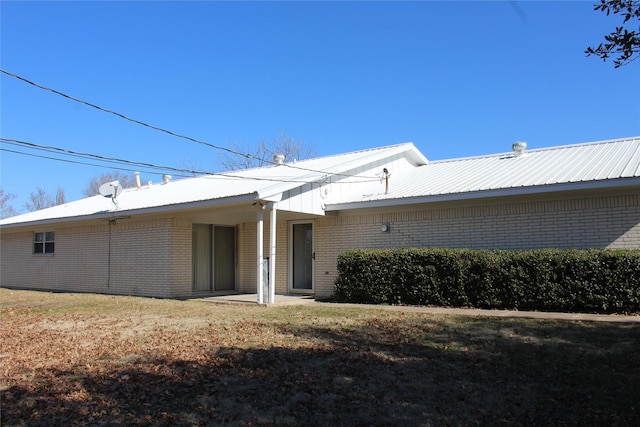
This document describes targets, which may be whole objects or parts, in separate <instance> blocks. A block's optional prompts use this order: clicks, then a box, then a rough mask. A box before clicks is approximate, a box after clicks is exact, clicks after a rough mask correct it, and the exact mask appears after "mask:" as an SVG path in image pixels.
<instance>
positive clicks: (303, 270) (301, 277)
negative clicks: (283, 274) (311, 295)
mask: <svg viewBox="0 0 640 427" xmlns="http://www.w3.org/2000/svg"><path fill="white" fill-rule="evenodd" d="M290 227H291V228H290V233H289V236H291V239H290V244H289V257H290V263H289V265H290V268H289V277H290V287H291V290H292V291H300V292H313V279H314V273H313V272H314V260H315V252H314V248H313V223H312V222H292V223H291V225H290Z"/></svg>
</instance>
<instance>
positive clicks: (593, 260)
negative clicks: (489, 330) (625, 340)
mask: <svg viewBox="0 0 640 427" xmlns="http://www.w3.org/2000/svg"><path fill="white" fill-rule="evenodd" d="M338 272H339V278H338V279H337V281H336V283H335V297H336V299H337V300H338V301H341V302H354V303H368V304H410V305H436V306H447V307H476V308H494V309H519V310H540V311H567V312H592V313H640V251H639V250H553V249H549V250H546V249H545V250H532V251H499V250H491V251H488V250H466V249H385V250H350V251H348V252H345V253H343V254H341V255H340V256H339V257H338Z"/></svg>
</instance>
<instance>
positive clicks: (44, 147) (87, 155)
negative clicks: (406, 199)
mask: <svg viewBox="0 0 640 427" xmlns="http://www.w3.org/2000/svg"><path fill="white" fill-rule="evenodd" d="M0 141H1V142H3V143H5V144H9V145H13V146H17V147H21V148H27V149H32V150H39V151H45V152H49V153H55V154H58V155H63V156H69V157H78V158H82V159H90V160H94V161H99V162H105V163H113V164H121V165H127V166H136V167H141V168H144V169H145V172H146V173H152V174H158V175H159V174H160V173H158V172H157V171H156V172H149V171H148V169H156V170H160V171H164V172H166V171H171V172H178V173H179V174H183V175H180V176H193V175H205V176H209V177H223V178H231V179H238V180H242V179H249V180H255V181H270V182H290V183H307V182H308V180H300V179H285V178H267V177H256V176H250V175H238V174H232V173H222V172H208V171H198V170H192V169H182V168H175V167H172V166H163V165H155V164H153V163H145V162H137V161H132V160H126V159H120V158H117V157H106V156H101V155H98V154H92V153H84V152H80V151H74V150H68V149H65V148H59V147H53V146H47V145H40V144H35V143H33V142H27V141H20V140H17V139H11V138H4V137H0ZM2 151H6V152H9V153H14V154H21V155H25V156H31V157H38V158H43V159H48V160H58V161H62V162H67V163H75V164H81V165H88V166H97V167H105V166H104V165H96V164H94V163H86V162H78V161H73V160H69V159H61V158H59V157H51V156H42V155H37V154H33V153H25V152H21V151H15V150H8V149H5V148H2ZM114 169H119V170H124V171H131V172H133V171H136V170H137V169H129V168H119V167H114ZM184 174H186V175H184ZM350 182H351V183H354V182H370V181H369V180H368V179H365V180H363V181H350Z"/></svg>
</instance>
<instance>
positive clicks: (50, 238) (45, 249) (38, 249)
mask: <svg viewBox="0 0 640 427" xmlns="http://www.w3.org/2000/svg"><path fill="white" fill-rule="evenodd" d="M55 240H56V233H55V232H54V231H47V232H45V233H34V234H33V253H34V254H36V255H37V254H52V253H54V251H55V245H56V242H55Z"/></svg>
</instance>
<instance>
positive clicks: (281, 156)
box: [273, 154, 284, 165]
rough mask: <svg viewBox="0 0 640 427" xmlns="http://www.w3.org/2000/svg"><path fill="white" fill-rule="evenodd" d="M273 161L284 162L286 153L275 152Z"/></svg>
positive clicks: (279, 163)
mask: <svg viewBox="0 0 640 427" xmlns="http://www.w3.org/2000/svg"><path fill="white" fill-rule="evenodd" d="M273 163H275V164H276V165H281V164H283V163H284V154H274V155H273Z"/></svg>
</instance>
